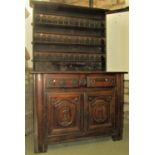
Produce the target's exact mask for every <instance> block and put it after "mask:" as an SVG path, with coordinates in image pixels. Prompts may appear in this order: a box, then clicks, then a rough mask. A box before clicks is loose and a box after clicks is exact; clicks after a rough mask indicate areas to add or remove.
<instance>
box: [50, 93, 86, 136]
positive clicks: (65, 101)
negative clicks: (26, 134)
mask: <svg viewBox="0 0 155 155" xmlns="http://www.w3.org/2000/svg"><path fill="white" fill-rule="evenodd" d="M47 100H48V102H47V104H48V105H47V106H48V108H47V109H48V116H47V117H48V135H49V136H53V135H59V136H60V135H66V134H72V133H74V134H75V133H79V132H80V131H81V128H82V124H83V122H82V120H83V119H82V116H83V99H82V95H81V94H80V93H78V92H76V93H71V92H63V93H53V92H50V93H48V94H47Z"/></svg>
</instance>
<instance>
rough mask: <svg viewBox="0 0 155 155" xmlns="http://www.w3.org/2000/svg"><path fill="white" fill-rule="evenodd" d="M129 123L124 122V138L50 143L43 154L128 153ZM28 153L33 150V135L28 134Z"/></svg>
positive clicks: (100, 154)
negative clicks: (119, 139) (114, 140)
mask: <svg viewBox="0 0 155 155" xmlns="http://www.w3.org/2000/svg"><path fill="white" fill-rule="evenodd" d="M128 127H129V124H128V121H125V122H124V131H123V140H121V141H116V142H113V141H112V139H111V138H110V137H107V138H95V139H89V140H82V141H76V142H69V143H62V144H55V145H50V146H49V147H48V151H47V152H46V153H41V155H128V154H129V136H128V135H129V128H128ZM25 149H26V155H36V153H34V152H33V135H32V134H31V135H29V136H26V148H25Z"/></svg>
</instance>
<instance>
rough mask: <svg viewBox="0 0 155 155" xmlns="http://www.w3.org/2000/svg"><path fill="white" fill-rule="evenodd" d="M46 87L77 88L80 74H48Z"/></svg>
mask: <svg viewBox="0 0 155 155" xmlns="http://www.w3.org/2000/svg"><path fill="white" fill-rule="evenodd" d="M45 83H46V88H72V87H74V88H77V87H79V77H78V76H64V75H61V76H60V75H59V76H48V77H46V80H45Z"/></svg>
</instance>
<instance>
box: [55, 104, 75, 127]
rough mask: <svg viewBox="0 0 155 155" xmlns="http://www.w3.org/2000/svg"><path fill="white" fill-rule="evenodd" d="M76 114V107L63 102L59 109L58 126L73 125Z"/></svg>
mask: <svg viewBox="0 0 155 155" xmlns="http://www.w3.org/2000/svg"><path fill="white" fill-rule="evenodd" d="M74 114H75V106H74V105H73V104H71V103H69V102H67V101H66V102H65V101H64V102H63V103H62V104H60V106H59V108H58V109H57V116H58V117H57V118H58V124H59V125H60V126H62V127H67V126H69V125H71V124H72V122H73V119H74Z"/></svg>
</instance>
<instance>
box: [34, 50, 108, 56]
mask: <svg viewBox="0 0 155 155" xmlns="http://www.w3.org/2000/svg"><path fill="white" fill-rule="evenodd" d="M33 52H34V53H35V54H43V55H44V54H54V53H55V54H73V55H77V54H83V55H85V54H87V55H88V54H89V55H93V54H94V55H102V56H105V53H103V52H95V51H92V52H90V51H76V52H71V51H33Z"/></svg>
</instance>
